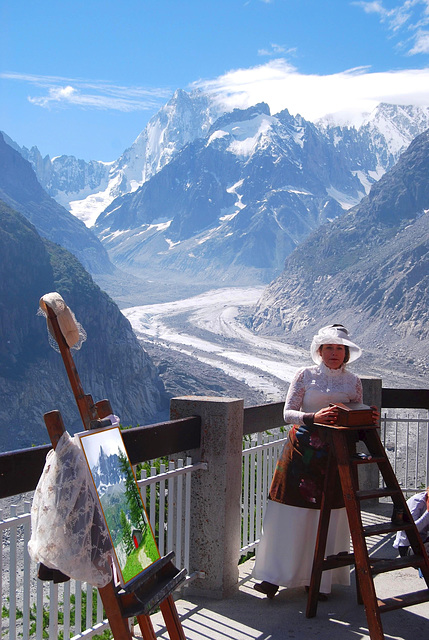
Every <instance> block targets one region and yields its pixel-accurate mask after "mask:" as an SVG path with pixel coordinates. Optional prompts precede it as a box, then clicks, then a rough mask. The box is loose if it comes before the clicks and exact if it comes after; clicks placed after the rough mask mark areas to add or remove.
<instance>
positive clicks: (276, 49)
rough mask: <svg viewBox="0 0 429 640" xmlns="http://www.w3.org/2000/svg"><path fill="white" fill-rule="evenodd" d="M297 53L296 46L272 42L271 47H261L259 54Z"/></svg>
mask: <svg viewBox="0 0 429 640" xmlns="http://www.w3.org/2000/svg"><path fill="white" fill-rule="evenodd" d="M293 53H296V48H294V47H290V48H289V49H288V48H287V47H285V46H284V45H282V44H275V43H272V44H270V48H269V49H259V50H258V56H279V55H290V54H293Z"/></svg>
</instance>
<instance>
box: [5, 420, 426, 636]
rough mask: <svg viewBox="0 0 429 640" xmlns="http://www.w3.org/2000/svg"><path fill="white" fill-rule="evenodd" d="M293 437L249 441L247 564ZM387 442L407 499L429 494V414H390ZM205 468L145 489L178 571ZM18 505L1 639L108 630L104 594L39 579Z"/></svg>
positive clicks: (8, 549)
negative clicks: (196, 483) (195, 479)
mask: <svg viewBox="0 0 429 640" xmlns="http://www.w3.org/2000/svg"><path fill="white" fill-rule="evenodd" d="M286 433H287V430H286V431H280V430H279V431H278V432H276V433H272V434H267V433H259V434H254V435H253V436H252V437H251V438H249V439H247V438H246V439H245V441H244V445H243V492H242V540H241V555H242V556H246V554H247V553H249V552H251V551H253V549H254V548H255V547H256V545H257V544H258V541H259V538H260V535H261V528H262V521H263V515H264V512H265V506H266V500H267V496H268V490H269V485H270V482H271V478H272V475H273V473H274V468H275V464H276V461H277V459H278V457H279V455H280V452H281V449H282V447H283V445H284V442H285V440H286V438H287V435H286ZM381 435H382V440H383V442H384V445H385V448H386V451H387V454H388V456H389V458H390V461H391V464H392V466H393V468H394V470H395V472H396V474H397V477H398V479H399V482H400V484H401V486H402V488H403V490H404V492H405V493H407V494H411V493H415V492H416V491H418V490H421V488H422V487H426V486H428V485H429V420H428V412H427V411H426V412H421V411H420V412H413V413H412V414H404V413H402V414H400V415H393V413H392V412H390V413H384V414H383V417H382V421H381ZM201 468H205V465H204V463H200V464H197V465H192V464H191V460H190V459H187V460H186V461H185V462H184V461H182V460H179V461H177V462H176V463H174V462H170V463H169V464H168V465H167V466H165V465H161V466H160V467H159V469H158V470H157V468H156V467H155V466H152V467H151V468H150V471H149V473H148V474H145V473H143V474H142V479H141V480H140V481H139V486H140V489H141V492H142V496H143V500H144V502H145V504H146V505H147V510H148V515H149V519H150V522H151V526H152V528H153V530H154V532H155V533H156V535H157V539H158V546H159V550H160V553H161V555H165V554H166V553H167V552H169V551H170V550H174V551H175V556H176V557H175V564H176V566H178V567H180V568H181V567H188V566H189V539H190V526H191V522H190V503H191V473H192V472H193V471H195V470H196V469H201ZM16 498H17V501H18V500H20V504H19V508H18V507H17V506H16V505H11V506H10V513H8V514H7V515H5V516H3V512H2V511H1V510H0V546H1V549H0V551H1V557H0V569H1V571H0V592H1V596H2V612H3V616H1V617H0V637H1V638H5V639H8V640H16V639H17V638H23V639H24V640H28V639H29V638H31V639H32V640H33V639H35V640H42V639H43V632H44V630H45V631H47V632H48V634H49V638H57V637H58V632H59V631H61V632H62V633H63V638H64V640H70V639H72V640H78V638H83V637H85V638H91V637H93V636H95V635H98V634H100V633H102V632H103V630H104V629H106V628H107V627H108V624H107V621H106V620H103V607H102V603H101V600H100V597H99V594H98V591H97V589H94V588H92V587H90V586H88V585H87V584H86V583H83V584H82V583H80V582H76V581H74V580H71V581H69V582H66V583H62V584H53V583H46V582H41V581H40V580H38V579H37V577H36V567H35V566H34V565H33V563H31V562H30V558H29V556H28V552H27V544H28V540H29V538H30V503H29V502H28V501H27V502H26V501H25V500H24V499H23V498H22V497H20V496H16ZM18 511H19V512H20V513H18ZM189 579H192V576H190V577H189ZM87 602H90V603H93V604H92V607H87V606H86V603H87ZM85 612H86V613H85ZM82 618H83V619H82Z"/></svg>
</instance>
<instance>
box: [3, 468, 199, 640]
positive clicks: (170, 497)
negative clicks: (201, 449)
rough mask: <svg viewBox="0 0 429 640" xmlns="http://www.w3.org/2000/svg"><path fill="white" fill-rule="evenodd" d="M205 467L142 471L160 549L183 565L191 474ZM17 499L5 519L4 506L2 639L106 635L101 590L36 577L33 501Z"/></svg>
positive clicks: (145, 497) (185, 563) (141, 484)
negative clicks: (31, 554) (30, 551)
mask: <svg viewBox="0 0 429 640" xmlns="http://www.w3.org/2000/svg"><path fill="white" fill-rule="evenodd" d="M204 468H205V465H204V463H199V464H194V465H193V464H192V461H191V459H190V458H187V459H186V461H183V460H181V459H179V460H177V462H173V461H170V462H169V463H168V466H166V465H163V464H161V465H160V466H159V469H158V468H157V467H155V466H151V467H150V472H149V473H148V472H147V471H145V470H142V473H141V479H140V480H139V481H138V484H139V487H140V491H141V494H142V498H143V501H144V503H145V505H146V508H147V512H148V516H149V520H150V523H151V527H152V529H153V531H154V532H156V538H157V542H158V546H159V551H160V553H161V555H165V554H166V553H168V552H169V551H174V552H175V563H176V565H177V566H179V567H187V566H189V539H190V535H189V532H190V503H191V474H192V473H193V472H194V471H196V470H197V469H204ZM16 498H17V499H19V498H20V496H16ZM18 501H19V502H21V504H19V505H18V504H12V505H10V513H9V515H7V516H5V517H3V512H2V510H0V534H1V539H0V546H1V560H0V563H1V565H0V568H1V574H0V591H1V594H2V614H3V615H2V616H1V617H0V637H1V638H7V639H8V640H16V639H17V638H24V640H28V639H29V638H34V639H35V640H42V639H43V637H46V635H45V636H44V634H46V633H48V637H49V638H58V634H59V633H60V632H61V634H62V637H63V640H70V639H72V638H73V639H74V640H78V638H83V637H85V638H91V637H93V636H96V635H98V634H100V633H102V632H103V631H104V630H105V629H107V628H108V626H109V625H108V622H107V620H106V619H104V618H103V605H102V602H101V599H100V596H99V593H98V589H96V588H94V587H91V586H90V585H87V584H86V583H81V582H79V581H76V580H70V581H68V582H64V583H59V584H54V583H53V582H49V583H47V582H42V581H40V580H38V579H37V577H36V567H35V565H34V563H32V562H31V560H30V557H29V554H28V551H27V545H28V541H29V539H30V506H31V503H30V502H29V501H22V500H17V502H18ZM18 511H21V512H22V513H18ZM192 577H193V576H192V575H191V576H188V578H187V579H188V581H189V580H191V579H192Z"/></svg>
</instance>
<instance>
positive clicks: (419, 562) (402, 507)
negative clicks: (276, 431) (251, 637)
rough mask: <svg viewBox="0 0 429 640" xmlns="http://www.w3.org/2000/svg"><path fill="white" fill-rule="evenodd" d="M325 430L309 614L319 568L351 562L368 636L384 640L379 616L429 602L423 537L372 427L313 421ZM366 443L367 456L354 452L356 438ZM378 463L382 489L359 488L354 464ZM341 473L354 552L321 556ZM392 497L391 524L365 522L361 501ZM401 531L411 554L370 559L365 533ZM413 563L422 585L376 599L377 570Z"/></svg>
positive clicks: (314, 606)
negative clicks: (326, 454)
mask: <svg viewBox="0 0 429 640" xmlns="http://www.w3.org/2000/svg"><path fill="white" fill-rule="evenodd" d="M317 426H318V427H322V428H325V429H326V433H327V436H328V441H329V442H330V452H329V460H328V468H327V473H326V478H325V488H324V493H323V497H322V504H321V512H320V519H319V528H318V533H317V541H316V547H315V552H314V561H313V570H312V576H311V581H310V590H309V594H308V601H307V611H306V616H307V618H311V617H313V616H315V615H316V611H317V601H318V595H319V589H320V582H321V577H322V572H323V571H326V570H328V569H335V568H337V567H341V566H347V565H351V564H354V565H355V572H356V586H357V598H358V603H359V604H364V606H365V613H366V618H367V622H368V629H369V634H370V637H371V640H384V633H383V627H382V624H381V617H380V614H381V613H384V612H388V611H393V610H394V609H402V608H404V607H409V606H412V605H415V604H420V603H423V602H428V601H429V559H428V556H427V554H426V551H425V548H424V545H423V542H422V539H421V537H420V535H419V532H418V531H417V528H416V526H415V523H414V520H413V518H412V516H411V514H410V511H409V509H408V506H407V503H406V500H405V497H404V495H403V493H402V490H401V487H400V486H399V483H398V481H397V479H396V476H395V473H394V471H393V469H392V466H391V464H390V462H389V459H388V457H387V455H386V452H385V449H384V447H383V444H382V442H381V440H380V436H379V434H378V431H377V427H376V426H359V427H341V426H332V427H331V426H327V425H317ZM357 439H358V440H361V441H363V442H364V443H365V444H366V447H367V449H368V452H369V453H368V455H365V454H364V455H363V456H362V455H359V454H357V453H356V446H355V443H356V440H357ZM362 464H376V465H377V466H378V469H379V471H380V473H381V475H382V477H383V480H384V483H385V488H381V489H380V488H377V489H371V490H360V489H359V480H358V473H357V471H358V466H359V465H362ZM337 473H339V477H340V482H341V487H342V492H343V496H344V503H345V507H346V510H347V517H348V521H349V526H350V533H351V538H352V544H353V553H341V554H338V555H334V556H328V557H327V558H325V548H326V540H327V535H328V527H329V519H330V513H331V504H332V497H333V488H334V483H335V478H336V476H337ZM385 496H388V497H391V498H392V501H393V515H392V519H391V522H386V523H383V524H376V525H370V526H365V527H364V526H363V524H362V517H361V501H363V500H368V499H374V498H380V497H385ZM401 530H403V531H405V532H406V534H407V537H408V540H409V543H410V546H411V548H412V550H413V554H414V555H412V556H406V557H401V558H395V559H393V560H391V559H388V560H385V559H376V558H373V557H370V556H369V554H368V548H367V545H366V540H365V539H366V537H369V536H374V535H381V534H384V533H393V532H397V531H401ZM407 567H414V568H416V569H420V570H421V572H422V575H423V578H424V580H425V582H426V587H427V588H426V589H422V590H420V591H416V592H413V593H408V594H403V595H399V596H396V597H393V598H386V599H384V600H381V599H379V598H378V597H377V594H376V590H375V586H374V580H373V576H375V575H377V574H378V573H383V572H388V571H395V570H398V569H405V568H407Z"/></svg>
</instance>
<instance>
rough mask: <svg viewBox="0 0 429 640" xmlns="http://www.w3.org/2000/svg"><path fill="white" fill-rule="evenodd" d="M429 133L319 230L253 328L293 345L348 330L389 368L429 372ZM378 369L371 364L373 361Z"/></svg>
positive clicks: (265, 299)
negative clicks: (323, 331)
mask: <svg viewBox="0 0 429 640" xmlns="http://www.w3.org/2000/svg"><path fill="white" fill-rule="evenodd" d="M428 308H429V130H427V131H425V132H424V133H422V134H421V135H419V136H417V138H415V140H414V141H413V142H412V143H411V145H410V146H409V148H408V149H407V151H405V152H404V153H403V154H402V156H401V158H400V159H399V161H398V162H397V164H396V165H395V166H394V167H393V168H392V169H391V170H390V171H388V172H387V173H386V174H385V175H384V176H383V177H382V178H381V179H380V180H379V182H377V183H376V184H375V185H374V186H373V187H372V189H371V191H370V193H369V195H368V196H366V197H365V198H364V199H363V200H362V201H361V202H360V203H359V205H357V206H356V207H354V208H353V209H351V210H350V211H348V212H347V213H346V214H345V215H344V216H342V217H341V218H339V219H337V220H335V221H334V222H332V223H331V224H329V225H324V226H322V227H321V228H320V229H318V230H316V231H315V232H314V233H313V234H312V235H311V236H310V237H309V238H307V240H306V241H305V242H304V243H303V244H302V246H301V247H300V248H299V249H298V250H296V251H294V252H293V253H292V254H291V255H290V256H289V257H288V259H287V260H286V262H285V268H284V270H283V272H282V274H281V275H280V276H279V277H278V278H277V279H276V280H274V281H273V282H272V283H271V284H270V286H269V287H267V289H266V290H265V292H264V295H263V296H262V298H261V299H260V301H259V303H258V307H257V309H256V312H255V314H254V318H253V326H254V328H255V329H257V330H259V331H261V332H267V333H268V334H270V335H272V334H273V333H277V332H278V333H279V334H281V335H282V336H286V340H290V339H291V336H293V339H294V343H295V344H296V343H298V344H308V341H309V340H311V336H312V335H314V332H315V331H316V330H317V329H318V328H319V327H320V326H323V325H327V324H331V323H333V322H341V323H344V324H345V325H346V326H347V327H348V328H349V329H350V330H351V332H352V335H353V337H354V339H356V341H357V342H358V343H359V344H362V345H364V346H365V350H367V349H370V350H377V349H379V350H381V351H382V360H383V361H384V362H386V361H388V360H387V359H389V360H391V361H392V362H393V361H394V362H395V364H394V365H393V367H392V369H393V370H396V369H397V370H400V369H401V368H408V369H409V368H410V366H412V368H413V369H414V371H416V372H417V373H420V374H424V375H426V376H427V372H428V370H429V341H428V337H429V324H428ZM372 364H373V366H377V358H375V360H373V363H372Z"/></svg>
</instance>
